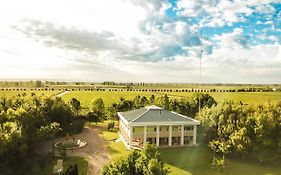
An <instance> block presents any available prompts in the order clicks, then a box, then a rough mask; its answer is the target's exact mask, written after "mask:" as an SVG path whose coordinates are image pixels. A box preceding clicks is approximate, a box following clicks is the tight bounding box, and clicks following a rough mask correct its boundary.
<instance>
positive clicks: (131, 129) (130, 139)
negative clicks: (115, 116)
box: [129, 126, 133, 149]
mask: <svg viewBox="0 0 281 175" xmlns="http://www.w3.org/2000/svg"><path fill="white" fill-rule="evenodd" d="M129 128H130V131H129V149H131V148H132V142H133V126H129Z"/></svg>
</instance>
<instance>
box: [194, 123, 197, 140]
mask: <svg viewBox="0 0 281 175" xmlns="http://www.w3.org/2000/svg"><path fill="white" fill-rule="evenodd" d="M196 134H197V125H194V126H193V144H194V145H195V144H196Z"/></svg>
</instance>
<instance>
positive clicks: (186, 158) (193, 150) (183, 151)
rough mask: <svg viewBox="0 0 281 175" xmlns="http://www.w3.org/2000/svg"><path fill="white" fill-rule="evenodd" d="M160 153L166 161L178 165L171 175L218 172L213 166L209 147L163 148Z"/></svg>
mask: <svg viewBox="0 0 281 175" xmlns="http://www.w3.org/2000/svg"><path fill="white" fill-rule="evenodd" d="M160 153H161V159H162V160H163V161H164V162H166V163H167V164H169V165H172V166H174V167H176V168H172V172H171V175H173V174H177V175H180V174H183V173H185V174H186V175H188V174H192V175H206V174H216V172H215V171H214V170H213V169H212V168H211V160H212V157H211V153H210V151H209V150H208V148H207V147H203V146H198V147H184V148H162V149H160ZM181 170H182V171H181Z"/></svg>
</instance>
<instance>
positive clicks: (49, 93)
mask: <svg viewBox="0 0 281 175" xmlns="http://www.w3.org/2000/svg"><path fill="white" fill-rule="evenodd" d="M60 92H62V91H49V90H48V91H31V90H26V91H23V90H22V91H0V97H7V98H10V97H14V96H17V95H18V94H20V95H22V94H24V93H25V94H27V96H30V95H31V94H32V93H35V94H36V95H37V96H41V95H45V96H53V95H56V94H59V93H60Z"/></svg>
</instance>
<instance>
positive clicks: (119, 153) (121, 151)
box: [97, 121, 131, 161]
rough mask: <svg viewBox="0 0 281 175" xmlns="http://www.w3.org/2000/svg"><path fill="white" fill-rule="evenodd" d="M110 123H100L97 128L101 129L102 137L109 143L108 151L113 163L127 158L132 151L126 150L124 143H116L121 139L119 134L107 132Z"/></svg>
mask: <svg viewBox="0 0 281 175" xmlns="http://www.w3.org/2000/svg"><path fill="white" fill-rule="evenodd" d="M108 122H109V121H104V122H101V123H98V124H97V126H100V127H101V136H102V137H103V139H104V140H106V141H109V142H108V145H107V149H108V151H109V154H110V157H111V159H112V160H113V161H116V160H118V159H120V158H122V157H126V156H127V155H128V154H129V153H130V152H131V151H130V150H127V149H126V148H125V146H124V143H123V142H122V141H118V142H115V140H116V139H118V138H119V134H118V133H117V132H116V131H108V130H106V126H107V123H108ZM110 122H111V121H110ZM116 123H117V122H116Z"/></svg>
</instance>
